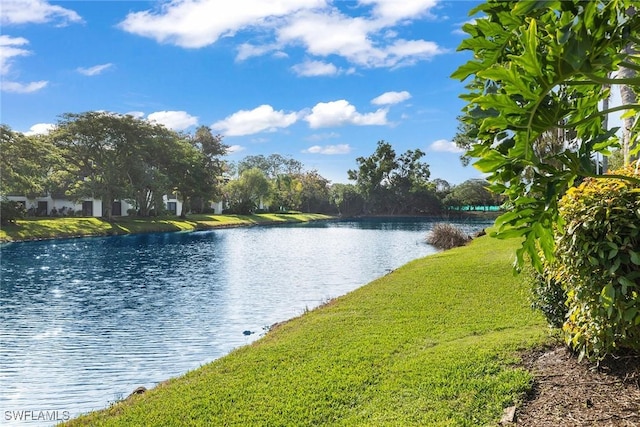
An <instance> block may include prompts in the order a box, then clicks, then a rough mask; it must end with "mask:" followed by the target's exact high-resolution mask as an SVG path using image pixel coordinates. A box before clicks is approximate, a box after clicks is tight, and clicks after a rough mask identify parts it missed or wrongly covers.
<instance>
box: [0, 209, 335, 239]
mask: <svg viewBox="0 0 640 427" xmlns="http://www.w3.org/2000/svg"><path fill="white" fill-rule="evenodd" d="M328 218H331V217H330V216H328V215H320V214H256V215H190V216H189V217H188V218H187V219H186V220H181V219H179V218H177V217H164V218H136V217H131V218H130V217H118V218H115V219H114V220H113V221H112V222H108V221H105V220H103V219H102V218H92V217H82V218H76V217H72V218H35V219H24V220H18V221H16V223H15V224H10V225H3V226H2V229H0V242H1V241H5V242H6V241H20V240H32V239H50V238H57V237H76V236H103V235H111V234H128V233H149V232H169V231H187V230H206V229H209V228H215V227H232V226H240V225H255V224H272V223H280V222H282V223H284V222H303V221H313V220H319V219H328Z"/></svg>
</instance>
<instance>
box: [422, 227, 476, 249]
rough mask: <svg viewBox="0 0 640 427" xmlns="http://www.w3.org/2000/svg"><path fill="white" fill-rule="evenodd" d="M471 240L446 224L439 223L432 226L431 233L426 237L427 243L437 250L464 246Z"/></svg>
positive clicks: (460, 231)
mask: <svg viewBox="0 0 640 427" xmlns="http://www.w3.org/2000/svg"><path fill="white" fill-rule="evenodd" d="M469 240H471V238H470V237H469V236H468V235H467V234H465V233H464V231H462V230H460V229H459V228H457V227H455V226H453V225H451V224H449V223H446V222H439V223H437V224H435V225H434V226H433V229H432V230H431V233H429V236H427V243H429V244H430V245H433V246H435V247H436V248H438V249H451V248H455V247H457V246H464V245H466V244H467V242H469Z"/></svg>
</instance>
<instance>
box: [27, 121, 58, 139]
mask: <svg viewBox="0 0 640 427" xmlns="http://www.w3.org/2000/svg"><path fill="white" fill-rule="evenodd" d="M55 127H56V125H54V124H53V123H36V124H35V125H33V126H31V127H30V128H29V130H28V131H27V132H25V133H24V134H25V135H27V136H31V135H46V134H48V133H49V132H51V130H53V128H55Z"/></svg>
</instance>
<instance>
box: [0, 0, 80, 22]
mask: <svg viewBox="0 0 640 427" xmlns="http://www.w3.org/2000/svg"><path fill="white" fill-rule="evenodd" d="M52 21H57V22H58V23H59V25H66V24H68V23H70V22H82V18H81V17H80V15H78V14H77V13H76V12H74V11H73V10H70V9H65V8H64V7H62V6H57V5H52V4H49V3H48V2H47V1H44V0H2V14H0V23H2V24H3V25H8V24H44V23H47V22H52Z"/></svg>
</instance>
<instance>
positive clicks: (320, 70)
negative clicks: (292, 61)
mask: <svg viewBox="0 0 640 427" xmlns="http://www.w3.org/2000/svg"><path fill="white" fill-rule="evenodd" d="M291 69H292V70H293V71H294V72H295V73H296V74H297V75H299V76H304V77H311V76H335V75H336V74H339V73H340V70H339V69H338V67H336V66H335V65H333V64H330V63H327V62H322V61H309V60H307V61H305V62H303V63H301V64H296V65H294V66H293V67H291Z"/></svg>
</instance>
